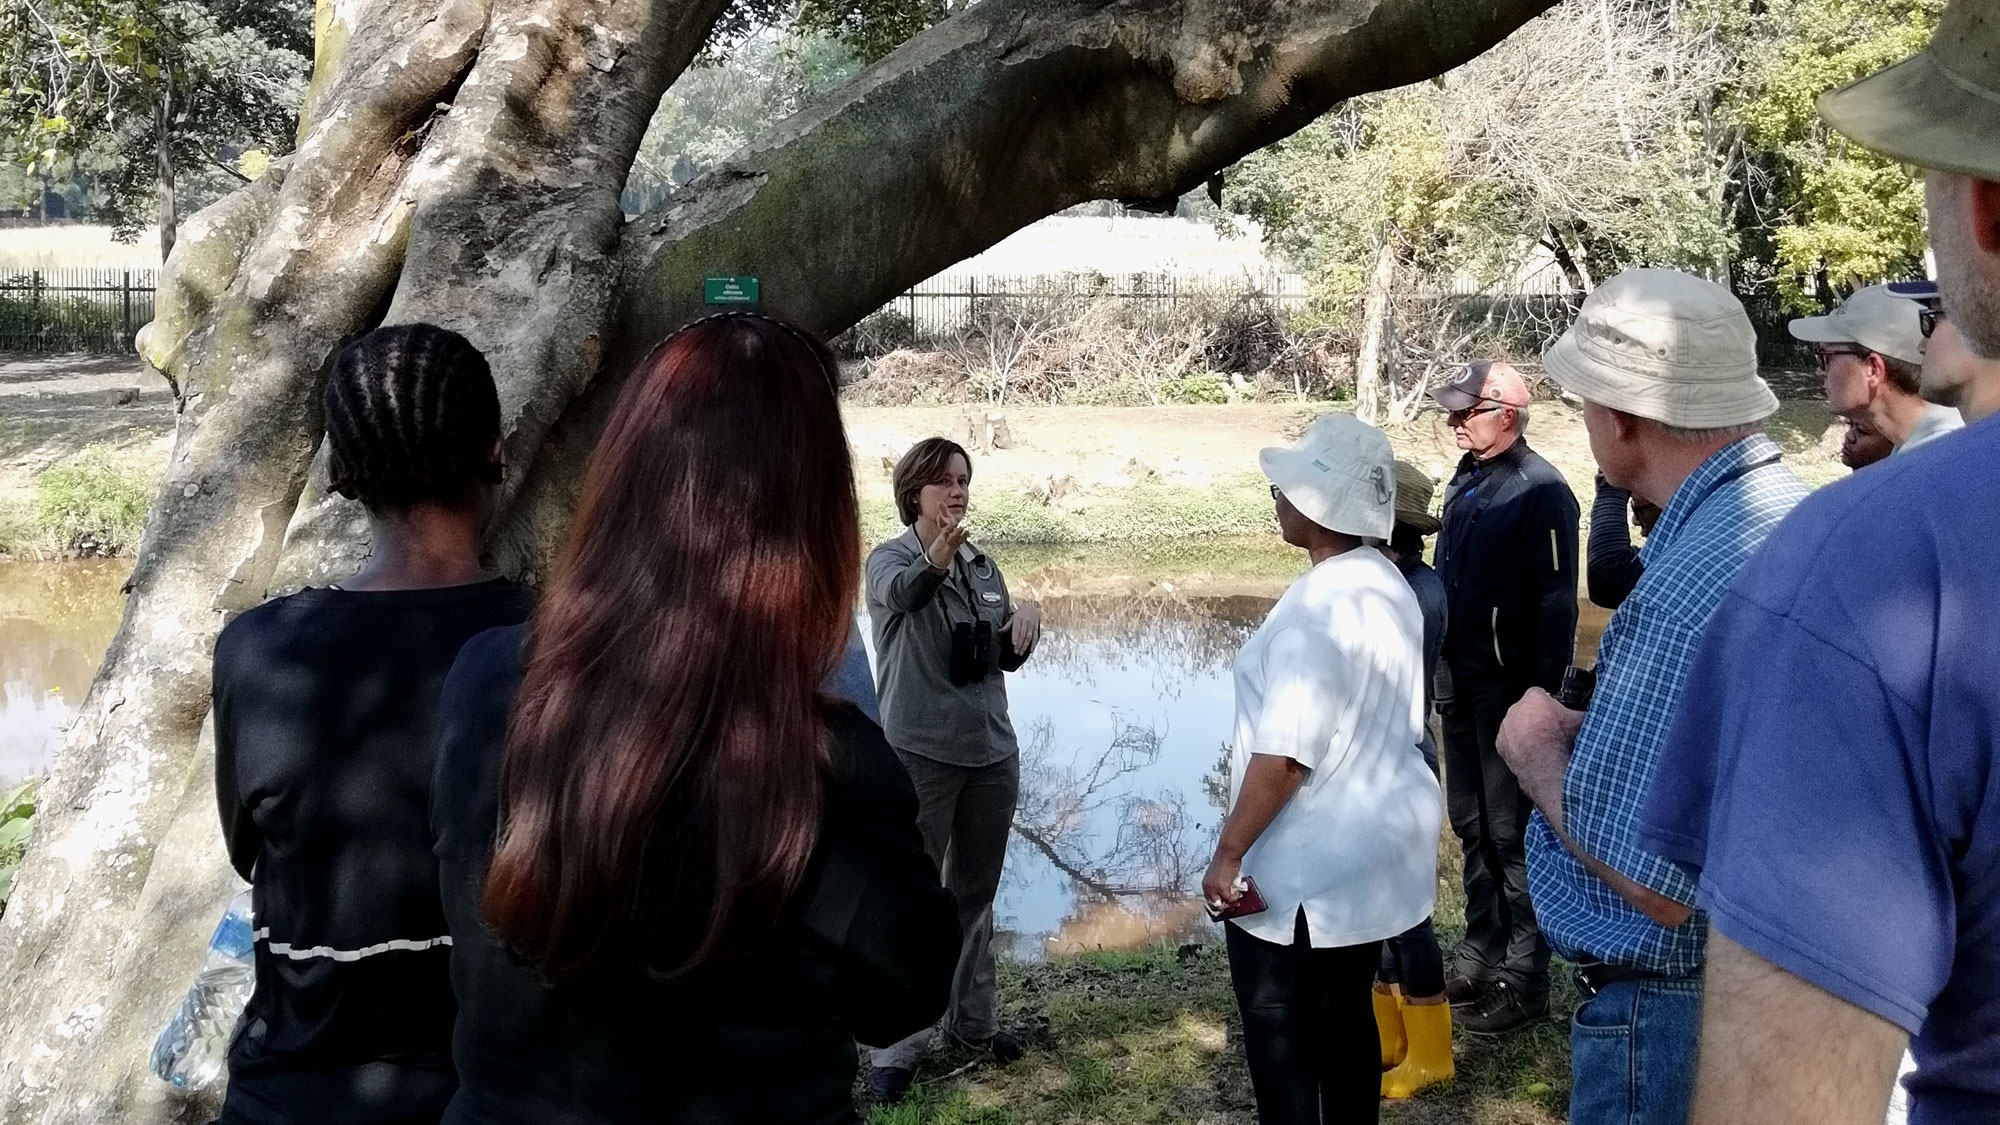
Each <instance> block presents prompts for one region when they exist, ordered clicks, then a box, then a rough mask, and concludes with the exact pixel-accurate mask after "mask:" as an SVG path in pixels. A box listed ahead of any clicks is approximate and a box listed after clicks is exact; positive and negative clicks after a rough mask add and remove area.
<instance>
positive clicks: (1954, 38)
mask: <svg viewBox="0 0 2000 1125" xmlns="http://www.w3.org/2000/svg"><path fill="white" fill-rule="evenodd" d="M1819 115H1820V116H1821V117H1823V118H1825V119H1826V122H1827V124H1829V125H1832V126H1833V127H1834V128H1835V129H1838V130H1840V131H1841V132H1842V133H1845V134H1847V135H1848V136H1850V137H1852V138H1854V139H1855V140H1857V141H1860V142H1861V143H1862V144H1864V145H1867V146H1868V147H1869V148H1872V149H1874V150H1875V151H1876V152H1879V153H1882V154H1884V155H1886V156H1892V157H1895V158H1896V159H1897V160H1901V161H1903V162H1904V163H1907V164H1915V165H1917V166H1918V167H1922V168H1936V169H1939V170H1941V171H1946V172H1957V173H1960V174H1962V175H1967V176H1974V177H1977V178H1979V179H1984V180H2000V6H1995V5H1993V4H1992V3H1990V0H1956V2H1955V3H1953V4H1951V5H1950V6H1948V7H1946V8H1945V10H1944V15H1943V16H1942V17H1940V18H1939V20H1938V26H1937V32H1936V34H1934V35H1932V36H1931V41H1930V44H1929V45H1928V46H1926V47H1925V48H1924V49H1923V50H1922V51H1920V52H1918V53H1917V54H1915V55H1912V56H1911V57H1909V58H1907V59H1904V60H1903V61H1902V62H1899V63H1897V64H1896V65H1894V66H1892V67H1890V68H1888V69H1887V70H1882V71H1877V72H1876V73H1874V74H1871V75H1869V76H1868V77H1866V78H1863V79H1860V80H1859V81H1856V82H1850V83H1848V84H1847V85H1845V86H1842V87H1840V88H1839V89H1837V90H1831V91H1828V92H1827V93H1825V94H1822V95H1820V99H1819Z"/></svg>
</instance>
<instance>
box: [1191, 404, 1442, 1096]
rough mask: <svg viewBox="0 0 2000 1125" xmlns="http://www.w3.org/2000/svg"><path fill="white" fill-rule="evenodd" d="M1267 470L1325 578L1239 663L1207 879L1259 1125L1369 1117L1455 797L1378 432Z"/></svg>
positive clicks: (1281, 507) (1311, 583)
mask: <svg viewBox="0 0 2000 1125" xmlns="http://www.w3.org/2000/svg"><path fill="white" fill-rule="evenodd" d="M1259 460H1260V461H1261V463H1262V465H1263V469H1264V474H1265V475H1266V476H1267V477H1269V478H1270V479H1271V492H1272V495H1273V497H1274V498H1275V501H1276V504H1277V513H1278V525H1279V527H1280V529H1281V530H1282V531H1283V532H1284V536H1285V542H1287V543H1290V544H1292V545H1293V546H1295V547H1299V548H1301V549H1303V550H1305V551H1306V552H1307V553H1308V554H1309V555H1310V556H1311V558H1312V569H1311V570H1310V571H1308V572H1307V573H1306V574H1305V575H1304V576H1303V577H1301V578H1300V579H1299V580H1298V581H1296V582H1294V583H1292V586H1291V588H1290V589H1288V590H1286V591H1285V595H1284V597H1282V598H1280V599H1279V601H1278V604H1277V606H1276V607H1275V608H1274V609H1272V611H1271V615H1270V617H1268V618H1267V619H1266V620H1265V622H1264V625H1263V627H1262V628H1260V629H1259V630H1258V631H1257V633H1256V635H1255V636H1253V637H1251V638H1250V641H1249V642H1248V643H1247V644H1245V645H1244V646H1243V651H1242V652H1241V653H1240V654H1239V655H1238V656H1237V659H1236V737H1235V742H1234V745H1233V748H1232V750H1231V753H1230V783H1231V791H1230V811H1229V816H1228V818H1227V819H1226V820H1225V821H1224V822H1223V825H1222V835H1221V839H1220V841H1219V842H1218V843H1217V845H1216V850H1215V858H1214V860H1213V861H1212V862H1211V863H1210V864H1209V868H1208V873H1207V874H1206V875H1205V876H1204V877H1203V879H1202V893H1203V894H1204V895H1205V896H1206V898H1207V899H1208V902H1209V905H1210V908H1211V909H1212V910H1218V911H1220V912H1222V913H1223V914H1224V915H1225V916H1228V915H1229V914H1230V913H1231V912H1232V911H1238V910H1241V909H1243V908H1244V907H1245V906H1247V905H1250V903H1248V902H1246V901H1245V891H1246V889H1247V887H1248V886H1249V885H1251V884H1254V886H1255V887H1256V890H1257V892H1258V897H1261V898H1262V900H1263V903H1264V906H1265V909H1263V910H1262V911H1261V912H1258V913H1250V914H1237V915H1235V916H1233V917H1230V921H1229V923H1228V925H1226V926H1225V927H1224V929H1225V931H1226V933H1227V940H1228V947H1229V972H1230V978H1231V980H1232V981H1233V983H1234V985H1235V989H1236V1001H1237V1005H1238V1007H1239V1008H1240V1009H1241V1010H1242V1014H1243V1039H1244V1048H1245V1053H1246V1054H1247V1056H1248V1058H1249V1063H1250V1079H1251V1083H1252V1085H1253V1086H1254V1088H1255V1091H1256V1096H1257V1117H1258V1120H1259V1121H1260V1122H1262V1125H1290V1123H1293V1122H1311V1123H1314V1125H1318V1123H1321V1122H1336V1121H1338V1122H1372V1121H1375V1120H1376V1110H1377V1105H1378V1103H1377V1097H1378V1095H1379V1092H1380V1087H1381V1067H1380V1063H1381V1049H1380V1045H1379V1043H1378V1041H1377V1035H1376V1029H1375V1014H1374V1007H1373V1004H1372V1002H1371V992H1372V990H1373V987H1374V974H1375V967H1376V962H1377V958H1378V955H1379V951H1380V947H1381V942H1382V941H1383V939H1385V938H1390V937H1394V936H1395V935H1397V934H1400V933H1402V932H1403V931H1404V930H1406V929H1408V928H1410V927H1411V926H1414V925H1416V924H1417V923H1418V922H1421V921H1422V920H1423V919H1424V918H1425V917H1427V916H1428V915H1429V914H1430V912H1431V907H1432V905H1433V900H1434V899H1435V897H1436V894H1437V841H1438V824H1439V820H1440V818H1441V817H1442V815H1443V804H1444V802H1443V798H1442V796H1441V795H1440V794H1439V792H1438V785H1437V780H1436V779H1435V778H1434V777H1433V776H1432V775H1431V772H1430V770H1429V769H1428V768H1427V767H1426V766H1425V765H1424V760H1423V757H1422V755H1421V754H1420V753H1419V751H1418V749H1417V744H1418V742H1419V741H1420V739H1421V725H1422V716H1423V706H1424V702H1423V699H1424V697H1423V669H1422V664H1423V614H1422V612H1421V611H1420V610H1419V609H1418V606H1417V600H1416V596H1415V595H1414V594H1412V593H1411V592H1410V587H1409V584H1408V583H1407V582H1405V581H1404V580H1403V576H1402V575H1401V574H1399V573H1398V572H1397V571H1396V568H1395V566H1394V565H1392V564H1391V563H1390V562H1389V561H1388V560H1387V559H1385V558H1384V557H1383V556H1382V554H1381V552H1379V551H1374V550H1364V549H1363V548H1364V547H1366V546H1368V545H1369V542H1370V541H1371V540H1379V539H1385V538H1387V537H1388V535H1389V533H1390V530H1391V529H1392V527H1393V526H1394V523H1395V507H1396V504H1395V501H1396V495H1395V485H1396V473H1395V461H1394V458H1393V457H1392V455H1391V453H1390V451H1389V439H1388V438H1387V437H1386V436H1384V435H1383V433H1382V431H1380V430H1377V429H1375V428H1374V427H1372V426H1369V425H1367V424H1365V423H1363V422H1360V421H1358V420H1356V419H1355V418H1354V417H1352V416H1351V415H1340V414H1335V415H1327V416H1326V417H1323V418H1320V419H1319V420H1318V421H1316V422H1314V423H1313V424H1312V426H1311V427H1309V428H1308V429H1307V430H1306V432H1305V435H1304V436H1303V437H1301V438H1300V439H1299V442H1298V444H1297V445H1295V446H1293V447H1292V448H1290V449H1266V450H1264V451H1263V453H1262V455H1261V456H1260V458H1259Z"/></svg>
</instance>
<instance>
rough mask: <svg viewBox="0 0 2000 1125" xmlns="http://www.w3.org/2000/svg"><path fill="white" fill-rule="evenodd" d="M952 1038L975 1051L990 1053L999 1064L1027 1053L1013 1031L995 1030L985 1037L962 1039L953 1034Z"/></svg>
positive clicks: (1013, 1060) (1009, 1061)
mask: <svg viewBox="0 0 2000 1125" xmlns="http://www.w3.org/2000/svg"><path fill="white" fill-rule="evenodd" d="M952 1038H954V1039H958V1041H959V1042H960V1043H963V1044H964V1045H965V1046H967V1047H970V1048H972V1049H973V1050H975V1051H985V1052H987V1053H988V1054H991V1055H992V1056H993V1061H994V1062H997V1063H999V1064H1000V1065H1001V1066H1006V1065H1007V1064H1008V1063H1011V1062H1018V1061H1020V1058H1021V1056H1022V1055H1025V1054H1027V1053H1028V1049H1027V1048H1026V1047H1023V1046H1022V1045H1021V1040H1020V1039H1019V1038H1018V1037H1016V1036H1015V1035H1014V1034H1013V1033H1011V1032H1006V1031H996V1032H994V1033H993V1034H992V1035H990V1036H988V1037H987V1038H985V1039H962V1038H959V1037H958V1036H953V1037H952Z"/></svg>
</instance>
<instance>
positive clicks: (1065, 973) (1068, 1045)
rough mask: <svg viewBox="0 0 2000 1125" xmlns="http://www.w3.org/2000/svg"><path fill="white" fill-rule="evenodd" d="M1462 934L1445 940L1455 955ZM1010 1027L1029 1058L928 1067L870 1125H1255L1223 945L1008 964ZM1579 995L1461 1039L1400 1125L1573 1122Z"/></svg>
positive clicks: (1562, 991) (1402, 1109)
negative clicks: (1437, 1080)
mask: <svg viewBox="0 0 2000 1125" xmlns="http://www.w3.org/2000/svg"><path fill="white" fill-rule="evenodd" d="M1456 936H1457V935H1456V933H1452V932H1445V933H1441V934H1440V938H1441V940H1443V941H1445V942H1446V943H1447V948H1448V947H1449V943H1450V942H1452V941H1454V940H1455V939H1456ZM1000 995H1001V1002H1002V1006H1003V1010H1004V1015H1005V1018H1006V1019H1008V1020H1009V1021H1011V1022H1012V1023H1014V1024H1015V1025H1016V1026H1019V1027H1022V1028H1025V1029H1028V1034H1027V1036H1026V1038H1027V1039H1028V1041H1029V1043H1030V1049H1029V1052H1028V1054H1027V1057H1025V1058H1023V1059H1022V1060H1021V1061H1020V1062H1017V1063H1015V1064H1013V1065H1012V1066H1005V1067H1002V1066H998V1065H996V1064H993V1063H992V1062H990V1061H979V1060H977V1059H975V1058H973V1057H972V1056H969V1055H965V1054H963V1053H956V1052H953V1051H949V1050H946V1051H940V1052H938V1053H936V1055H935V1056H934V1057H931V1058H927V1059H926V1060H925V1062H924V1064H923V1067H922V1069H920V1070H919V1072H918V1084H917V1086H916V1088H915V1089H914V1091H913V1092H912V1094H911V1096H910V1098H909V1099H908V1100H907V1101H905V1102H903V1103H902V1104H900V1105H897V1106H894V1107H888V1108H881V1107H877V1108H875V1109H873V1110H872V1111H871V1112H870V1114H869V1116H868V1119H867V1120H868V1125H1042V1123H1047V1125H1068V1123H1073V1122H1095V1123H1102V1125H1151V1123H1156V1122H1157V1123H1162V1125H1164V1123H1170V1122H1206V1123H1212V1125H1250V1123H1251V1122H1252V1121H1253V1120H1254V1119H1255V1116H1256V1114H1255V1106H1254V1103H1253V1101H1252V1098H1251V1094H1250V1081H1249V1074H1248V1071H1247V1070H1246V1069H1245V1066H1244V1063H1243V1054H1242V1031H1241V1023H1240V1021H1238V1020H1237V1018H1236V1005H1235V1000H1234V996H1233V994H1232V993H1231V991H1230V987H1229V966H1228V962H1227V959H1226V957H1225V955H1224V953H1223V950H1222V947H1221V946H1219V945H1205V946H1200V947H1191V948H1189V949H1186V950H1182V951H1176V950H1174V949H1171V948H1165V947H1162V948H1155V949H1150V950H1145V951H1141V952H1136V953H1089V954H1083V955H1080V956H1076V957H1067V958H1060V959H1057V960H1053V961H1049V962H1046V963H1044V964H1039V965H1011V964H1003V965H1002V967H1001V973H1000ZM1574 1007H1575V995H1574V993H1573V992H1572V990H1571V989H1570V987H1569V985H1568V981H1567V972H1566V970H1564V969H1563V968H1562V967H1561V966H1560V965H1559V966H1557V982H1556V989H1555V994H1554V998H1553V1005H1552V1013H1551V1018H1550V1019H1548V1020H1546V1021H1543V1022H1541V1023H1538V1024H1536V1025H1534V1026H1532V1027H1530V1028H1527V1029H1524V1030H1522V1031H1519V1032H1516V1033H1515V1034H1513V1035H1509V1036H1506V1037H1504V1038H1501V1039H1482V1038H1480V1037H1477V1036H1470V1035H1465V1034H1460V1035H1459V1036H1458V1039H1457V1042H1456V1044H1455V1046H1454V1049H1455V1051H1456V1053H1457V1058H1458V1078H1457V1080H1456V1081H1454V1082H1452V1083H1451V1084H1449V1085H1447V1086H1443V1087H1438V1088H1435V1089H1432V1090H1428V1091H1425V1092H1424V1093H1423V1094H1421V1095H1419V1096H1418V1097H1416V1098H1413V1099H1410V1100H1408V1101H1404V1102H1385V1103H1383V1108H1382V1118H1383V1120H1384V1121H1386V1122H1391V1123H1399V1125H1446V1123H1452V1125H1459V1123H1471V1125H1557V1123H1559V1122H1560V1121H1562V1120H1563V1118H1564V1115H1565V1114H1566V1113H1567V1111H1568V1102H1569V1038H1568V1028H1567V1020H1568V1016H1569V1013H1570V1011H1571V1010H1573V1008H1574Z"/></svg>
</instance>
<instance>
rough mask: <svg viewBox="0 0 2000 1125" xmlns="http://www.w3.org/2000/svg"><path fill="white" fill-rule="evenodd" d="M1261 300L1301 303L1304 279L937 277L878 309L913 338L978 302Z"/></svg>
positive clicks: (937, 330) (965, 316)
mask: <svg viewBox="0 0 2000 1125" xmlns="http://www.w3.org/2000/svg"><path fill="white" fill-rule="evenodd" d="M1218 297H1220V298H1225V299H1228V298H1252V299H1257V300H1266V301H1270V302H1272V303H1274V304H1277V305H1279V306H1282V307H1284V308H1288V309H1289V308H1294V307H1296V306H1299V305H1303V304H1304V303H1305V302H1306V299H1307V294H1306V283H1305V278H1303V277H1301V276H1299V275H1298V274H1290V273H1281V272H1278V271H1275V270H1271V271H1256V272H1253V271H1247V270H1246V271H1242V272H1239V273H1206V274H1193V273H1176V272H1170V271H1156V272H1151V273H1131V274H1102V273H1060V274H976V275H975V274H939V275H938V276H936V277H933V278H931V279H930V280H928V281H926V282H924V283H922V284H921V285H918V286H917V287H916V288H914V289H910V290H908V291H907V292H905V293H903V294H902V295H901V296H899V297H897V298H896V299H895V300H893V301H890V302H889V303H888V304H887V305H884V306H883V307H882V310H881V311H883V312H892V313H900V314H901V315H903V316H904V317H907V318H908V319H909V322H910V327H911V329H912V330H913V331H914V332H915V333H916V335H917V336H918V337H919V338H934V337H938V336H943V335H948V334H950V333H952V332H954V331H957V330H959V329H962V328H964V327H965V326H966V325H968V324H969V323H970V322H971V321H972V320H973V317H974V313H975V311H976V310H977V309H978V307H979V303H980V302H981V301H995V300H1004V299H1008V298H1013V299H1032V300H1036V301H1048V302H1068V301H1092V300H1097V299H1102V298H1109V299H1113V300H1118V301H1131V302H1138V303H1144V304H1146V305H1147V306H1149V307H1153V308H1158V309H1161V310H1163V311H1168V310H1173V309H1177V308H1178V307H1179V306H1181V305H1182V304H1184V303H1188V302H1193V301H1200V300H1210V299H1215V298H1218Z"/></svg>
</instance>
